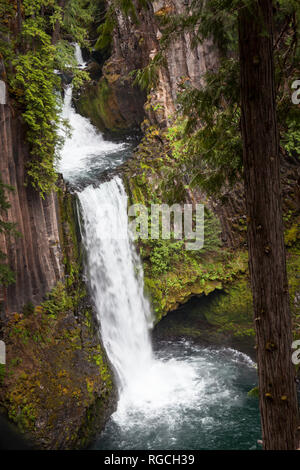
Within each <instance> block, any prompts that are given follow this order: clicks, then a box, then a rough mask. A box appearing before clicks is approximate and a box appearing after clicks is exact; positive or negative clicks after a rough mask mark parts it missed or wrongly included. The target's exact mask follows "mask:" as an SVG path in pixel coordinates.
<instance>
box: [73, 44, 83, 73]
mask: <svg viewBox="0 0 300 470" xmlns="http://www.w3.org/2000/svg"><path fill="white" fill-rule="evenodd" d="M74 48H75V59H76V61H77V64H78V67H79V68H82V69H83V68H84V67H85V66H86V62H84V60H83V57H82V51H81V47H80V46H79V44H77V43H75V44H74Z"/></svg>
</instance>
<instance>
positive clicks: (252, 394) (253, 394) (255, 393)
mask: <svg viewBox="0 0 300 470" xmlns="http://www.w3.org/2000/svg"><path fill="white" fill-rule="evenodd" d="M248 397H253V398H258V397H259V389H258V387H254V388H252V389H251V390H249V392H248Z"/></svg>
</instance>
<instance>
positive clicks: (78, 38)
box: [62, 0, 97, 47]
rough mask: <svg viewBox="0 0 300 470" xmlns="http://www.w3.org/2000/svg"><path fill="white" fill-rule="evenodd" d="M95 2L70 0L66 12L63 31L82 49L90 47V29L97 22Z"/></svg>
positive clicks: (93, 0) (91, 0) (90, 0)
mask: <svg viewBox="0 0 300 470" xmlns="http://www.w3.org/2000/svg"><path fill="white" fill-rule="evenodd" d="M96 12H97V2H95V0H69V1H68V2H67V4H66V8H65V10H64V16H63V22H62V26H63V29H64V30H65V31H66V33H68V34H69V35H70V36H71V38H72V39H73V40H74V41H75V42H77V43H78V44H80V45H81V46H82V47H89V46H90V43H89V37H88V27H89V25H90V24H91V23H92V22H93V21H94V20H95V15H96Z"/></svg>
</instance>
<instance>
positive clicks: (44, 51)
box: [12, 20, 59, 196]
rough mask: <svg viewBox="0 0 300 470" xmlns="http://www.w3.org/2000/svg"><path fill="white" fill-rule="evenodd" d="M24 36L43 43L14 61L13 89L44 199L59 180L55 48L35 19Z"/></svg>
mask: <svg viewBox="0 0 300 470" xmlns="http://www.w3.org/2000/svg"><path fill="white" fill-rule="evenodd" d="M23 37H24V40H25V41H26V42H27V41H28V43H30V42H32V41H34V42H35V43H36V42H37V41H38V40H39V42H40V43H39V45H38V47H34V48H33V49H32V50H30V51H29V52H27V53H26V54H21V55H19V56H17V58H16V59H15V60H14V62H13V65H14V66H15V71H16V74H15V77H14V79H13V80H12V87H13V90H14V92H15V93H16V94H17V93H18V91H19V90H21V93H20V96H19V102H20V103H22V105H23V107H24V112H23V114H22V115H23V119H24V121H25V123H26V124H27V140H28V142H29V144H30V146H31V156H32V159H31V160H30V162H29V163H28V175H29V176H30V177H31V184H32V185H33V187H34V188H35V189H36V190H39V191H40V193H41V195H42V196H44V195H45V194H47V193H49V192H50V191H51V190H52V189H53V187H54V184H55V182H56V178H57V176H56V172H55V169H54V161H55V157H56V156H57V154H56V151H57V149H58V144H59V137H58V133H57V130H58V125H59V114H58V111H59V110H58V106H57V98H56V95H55V88H56V87H57V86H58V82H57V76H56V74H55V73H54V47H53V46H52V45H51V39H50V37H49V36H48V35H47V34H46V33H44V32H43V31H42V30H39V29H38V27H37V25H36V24H35V23H34V21H31V20H28V23H26V25H24V29H23Z"/></svg>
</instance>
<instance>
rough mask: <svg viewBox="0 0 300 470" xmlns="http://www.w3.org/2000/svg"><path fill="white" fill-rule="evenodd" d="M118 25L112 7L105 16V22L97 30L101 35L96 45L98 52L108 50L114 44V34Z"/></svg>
mask: <svg viewBox="0 0 300 470" xmlns="http://www.w3.org/2000/svg"><path fill="white" fill-rule="evenodd" d="M115 24H116V19H115V11H114V9H113V8H112V7H110V8H109V9H108V10H107V12H106V16H105V21H104V22H103V23H102V24H100V26H99V27H98V29H97V33H98V34H99V36H98V39H97V42H96V44H95V49H96V50H108V49H110V46H111V43H112V34H113V30H114V27H115Z"/></svg>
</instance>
